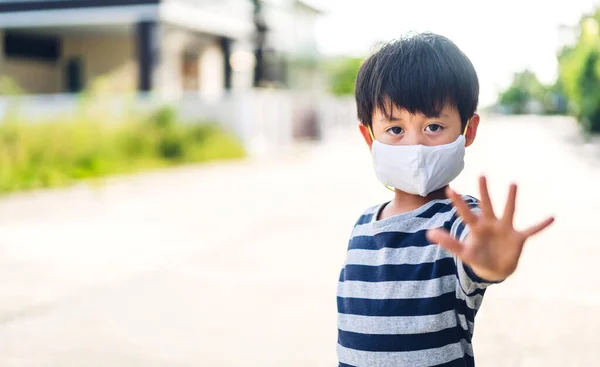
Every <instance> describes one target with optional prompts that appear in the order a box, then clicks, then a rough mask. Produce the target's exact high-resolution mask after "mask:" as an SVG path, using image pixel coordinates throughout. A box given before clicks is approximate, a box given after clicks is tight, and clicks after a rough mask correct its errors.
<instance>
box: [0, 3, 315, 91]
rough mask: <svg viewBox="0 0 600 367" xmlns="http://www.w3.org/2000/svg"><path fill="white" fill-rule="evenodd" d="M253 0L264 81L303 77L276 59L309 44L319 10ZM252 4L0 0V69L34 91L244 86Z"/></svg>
mask: <svg viewBox="0 0 600 367" xmlns="http://www.w3.org/2000/svg"><path fill="white" fill-rule="evenodd" d="M263 3H264V6H265V19H266V22H267V24H268V25H269V32H268V36H267V46H266V57H265V60H266V62H267V63H270V65H272V66H273V67H271V69H270V70H271V71H273V70H275V72H271V73H270V74H267V75H268V76H269V78H271V80H270V81H272V82H273V84H276V85H280V86H281V85H282V86H293V84H294V83H296V82H300V81H306V80H307V78H306V77H300V78H296V82H294V81H293V80H292V81H291V82H290V80H291V79H294V78H290V77H289V76H290V75H291V74H294V73H293V72H292V71H290V69H289V67H288V65H287V64H286V63H288V61H289V60H296V59H306V58H307V57H308V58H310V57H311V55H314V54H315V53H316V46H315V45H316V42H315V35H314V27H315V21H316V18H317V16H318V14H319V11H318V10H316V9H314V8H313V7H311V6H309V5H307V4H305V3H304V2H302V1H298V0H263ZM252 14H253V4H252V1H250V0H29V1H11V0H6V1H5V0H0V50H1V52H0V75H3V76H8V77H9V78H11V79H12V80H14V81H15V82H16V83H17V84H18V85H19V86H20V87H21V88H22V89H23V91H24V93H25V94H35V95H39V94H62V93H78V92H81V91H82V90H84V89H86V88H88V87H90V86H91V85H92V84H93V83H94V82H95V81H97V80H102V81H103V82H104V84H105V85H108V88H109V90H110V91H112V92H114V93H117V94H118V93H128V92H133V91H136V90H137V91H139V92H142V93H146V92H153V93H155V94H158V95H162V96H169V97H177V96H181V95H183V94H186V93H192V94H193V93H199V94H201V95H204V96H208V97H218V96H220V95H222V94H223V93H224V92H226V91H228V90H232V89H233V90H247V89H250V88H252V87H253V85H254V84H255V83H254V82H253V73H254V68H255V57H254V45H253V37H254V32H255V26H254V23H253V18H252ZM274 66H277V67H274Z"/></svg>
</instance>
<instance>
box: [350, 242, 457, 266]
mask: <svg viewBox="0 0 600 367" xmlns="http://www.w3.org/2000/svg"><path fill="white" fill-rule="evenodd" d="M448 257H453V256H452V254H451V253H449V252H448V251H447V250H444V249H443V248H442V247H440V246H438V245H429V246H423V247H416V246H413V247H402V248H389V247H384V248H382V249H379V250H363V249H352V250H348V253H347V255H346V265H371V266H379V265H405V264H407V265H419V264H424V263H432V262H435V261H436V260H440V259H445V258H448Z"/></svg>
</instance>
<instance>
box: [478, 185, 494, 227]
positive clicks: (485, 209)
mask: <svg viewBox="0 0 600 367" xmlns="http://www.w3.org/2000/svg"><path fill="white" fill-rule="evenodd" d="M479 193H480V195H481V202H480V206H481V215H482V216H484V217H486V218H496V215H495V214H494V208H492V200H491V199H490V193H489V191H488V187H487V179H486V178H485V176H481V177H479Z"/></svg>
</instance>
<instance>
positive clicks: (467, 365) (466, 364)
mask: <svg viewBox="0 0 600 367" xmlns="http://www.w3.org/2000/svg"><path fill="white" fill-rule="evenodd" d="M433 367H475V359H474V358H473V357H471V356H470V355H468V354H465V356H464V357H463V358H458V359H455V360H453V361H451V362H448V363H444V364H436V365H435V366H433Z"/></svg>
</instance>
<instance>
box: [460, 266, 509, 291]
mask: <svg viewBox="0 0 600 367" xmlns="http://www.w3.org/2000/svg"><path fill="white" fill-rule="evenodd" d="M463 269H465V272H466V273H467V275H468V276H469V278H471V280H472V281H474V282H477V283H488V284H498V283H502V281H494V282H491V281H489V280H485V279H483V278H480V277H479V275H477V274H475V272H474V271H473V269H471V267H470V266H468V265H467V264H464V263H463ZM481 290H482V291H484V292H485V288H484V289H481ZM481 294H482V295H483V293H481Z"/></svg>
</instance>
